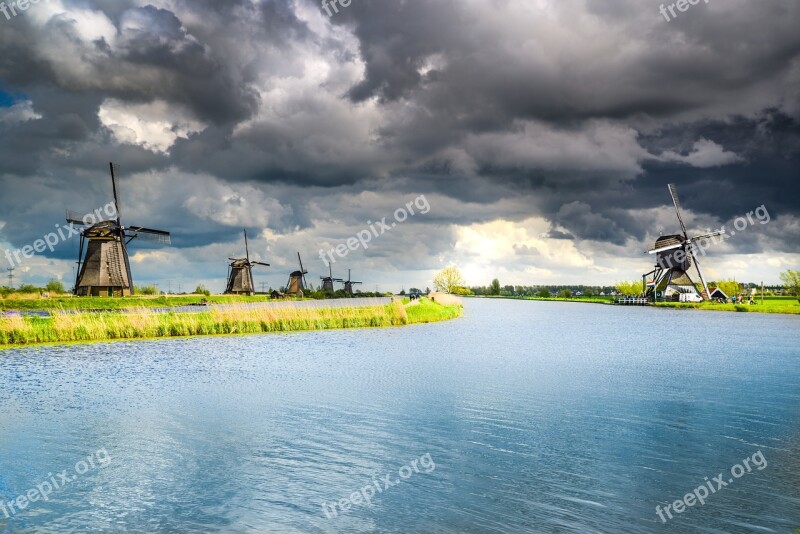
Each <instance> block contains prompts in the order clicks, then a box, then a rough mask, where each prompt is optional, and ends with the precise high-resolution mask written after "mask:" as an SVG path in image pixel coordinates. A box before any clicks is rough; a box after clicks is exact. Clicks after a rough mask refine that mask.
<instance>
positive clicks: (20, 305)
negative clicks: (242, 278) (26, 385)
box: [0, 295, 271, 311]
mask: <svg viewBox="0 0 800 534" xmlns="http://www.w3.org/2000/svg"><path fill="white" fill-rule="evenodd" d="M203 299H205V300H206V301H207V302H208V303H211V304H245V303H252V302H269V301H270V300H271V299H270V298H269V296H267V295H256V296H253V297H241V296H236V295H211V296H209V297H206V296H204V295H169V296H152V297H149V296H139V295H136V296H132V297H125V298H115V297H72V296H68V295H64V296H60V297H50V298H43V297H40V296H39V295H30V296H28V297H27V298H24V297H22V298H21V297H19V296H14V297H12V298H8V299H0V311H2V310H17V311H26V310H131V309H138V308H174V307H178V306H189V305H191V304H199V303H200V302H201V301H202V300H203Z"/></svg>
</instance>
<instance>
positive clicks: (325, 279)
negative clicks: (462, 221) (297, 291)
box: [319, 263, 344, 293]
mask: <svg viewBox="0 0 800 534" xmlns="http://www.w3.org/2000/svg"><path fill="white" fill-rule="evenodd" d="M328 274H329V276H320V277H319V279H320V280H322V290H323V291H324V292H325V293H333V292H335V291H336V289H335V288H334V287H333V284H334V282H344V280H342V279H341V278H334V277H333V268H332V267H331V264H330V263H329V264H328Z"/></svg>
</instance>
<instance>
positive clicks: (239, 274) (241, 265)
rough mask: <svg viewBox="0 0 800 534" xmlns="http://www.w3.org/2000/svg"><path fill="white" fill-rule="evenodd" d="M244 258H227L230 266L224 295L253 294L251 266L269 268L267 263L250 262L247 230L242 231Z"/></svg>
mask: <svg viewBox="0 0 800 534" xmlns="http://www.w3.org/2000/svg"><path fill="white" fill-rule="evenodd" d="M244 250H245V253H246V256H245V257H244V258H228V259H229V260H230V261H231V264H230V266H229V268H228V287H227V288H226V289H225V294H226V295H247V296H248V297H249V296H252V295H253V294H255V292H256V289H255V284H254V283H253V265H263V266H265V267H269V263H263V262H260V261H251V260H250V246H249V245H248V244H247V230H245V231H244Z"/></svg>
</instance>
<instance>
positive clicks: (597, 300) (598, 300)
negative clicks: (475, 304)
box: [470, 295, 617, 304]
mask: <svg viewBox="0 0 800 534" xmlns="http://www.w3.org/2000/svg"><path fill="white" fill-rule="evenodd" d="M470 298H483V299H509V300H540V301H543V302H586V303H590V304H613V303H614V300H615V299H616V298H617V297H571V298H566V297H532V296H524V297H523V296H520V297H517V296H513V297H512V296H501V295H482V296H476V297H470Z"/></svg>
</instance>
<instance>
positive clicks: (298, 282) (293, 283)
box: [286, 252, 308, 297]
mask: <svg viewBox="0 0 800 534" xmlns="http://www.w3.org/2000/svg"><path fill="white" fill-rule="evenodd" d="M297 261H298V262H300V270H299V271H294V272H292V274H290V275H289V282H288V283H287V284H286V293H287V294H289V295H293V296H296V297H302V296H303V291H305V289H306V288H307V287H308V282H306V275H307V274H308V271H306V270H305V269H304V268H303V260H302V258H300V253H299V252H298V253H297Z"/></svg>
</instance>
